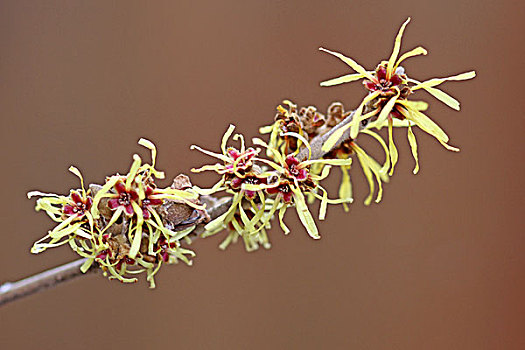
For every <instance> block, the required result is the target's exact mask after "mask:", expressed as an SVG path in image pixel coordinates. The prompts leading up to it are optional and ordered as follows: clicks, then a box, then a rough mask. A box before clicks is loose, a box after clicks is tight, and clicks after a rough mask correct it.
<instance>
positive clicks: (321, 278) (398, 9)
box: [0, 0, 525, 350]
mask: <svg viewBox="0 0 525 350" xmlns="http://www.w3.org/2000/svg"><path fill="white" fill-rule="evenodd" d="M408 16H411V17H412V22H411V23H410V24H409V26H408V27H407V30H406V32H405V38H404V41H403V51H406V50H409V49H411V48H413V47H415V46H417V45H423V46H425V47H426V48H427V49H428V50H429V55H428V56H427V57H418V58H413V59H410V61H407V62H406V64H405V67H406V69H407V71H408V72H409V74H410V75H411V76H413V77H415V78H419V79H426V78H431V77H441V76H448V75H453V74H457V73H460V72H463V71H467V70H472V69H475V70H476V71H477V73H478V77H477V78H476V79H474V80H472V81H468V82H462V83H448V84H446V85H444V86H443V88H444V90H445V91H447V92H448V93H450V94H452V95H453V96H455V97H457V98H458V99H460V101H461V102H462V111H461V112H459V113H458V112H455V111H453V110H452V109H449V108H448V107H446V106H445V105H443V104H442V103H440V102H439V101H437V100H435V99H433V98H432V97H431V96H429V95H427V94H425V93H424V92H420V93H418V94H419V96H420V97H421V98H422V99H424V100H426V101H429V102H431V108H430V110H429V114H430V115H431V116H432V117H433V118H434V119H435V120H436V121H437V122H438V123H439V124H440V125H441V126H443V127H444V128H445V130H446V131H447V132H448V133H449V135H450V136H451V144H453V145H455V146H458V147H460V148H461V152H460V153H458V154H456V153H452V152H448V151H446V150H444V149H443V148H442V147H441V145H439V144H438V143H437V142H435V140H433V139H432V138H431V137H429V136H428V135H426V134H424V133H423V132H420V130H418V131H417V136H418V139H419V141H420V145H419V146H420V147H419V149H420V158H421V166H422V169H421V172H420V173H419V174H418V175H416V176H414V175H412V167H413V160H412V159H411V155H410V149H409V147H408V144H407V142H406V139H405V133H404V132H401V131H400V133H399V135H398V136H399V138H398V139H397V140H398V141H397V144H398V148H399V150H400V152H401V159H400V162H399V164H398V166H397V167H396V174H395V175H394V177H393V178H392V180H391V182H390V184H388V185H387V186H386V188H385V195H384V200H383V201H382V203H381V204H379V205H371V206H370V207H365V206H364V205H363V204H362V201H363V199H364V198H365V197H366V194H367V191H368V189H367V186H366V183H365V182H364V179H363V178H362V177H361V175H356V176H355V180H354V184H355V187H354V189H355V195H356V202H355V204H354V205H353V207H352V210H351V213H350V214H345V213H344V212H343V210H342V209H341V208H339V207H332V208H330V209H329V212H328V218H327V220H326V222H324V223H320V224H319V227H320V230H321V234H322V239H321V240H320V241H314V240H312V239H310V238H309V237H308V236H307V234H306V233H305V231H304V230H303V228H302V227H301V225H300V223H299V221H298V219H297V218H296V217H295V215H294V214H293V211H290V215H288V218H287V223H288V224H289V226H290V227H291V228H292V233H291V234H290V235H289V236H287V237H284V236H283V234H282V233H281V231H280V230H278V229H276V230H274V231H272V232H271V240H272V243H273V247H272V249H271V250H269V251H264V250H262V251H258V252H255V253H246V252H244V248H243V247H242V245H240V244H238V245H236V246H233V247H232V248H231V249H229V250H228V251H226V252H221V251H219V249H218V247H217V245H218V243H219V242H220V238H219V237H216V238H211V239H207V240H199V241H198V242H196V243H195V244H194V246H193V248H194V249H195V250H196V252H197V254H198V256H197V258H196V259H195V261H194V266H193V267H191V268H190V267H187V266H183V265H179V266H169V267H164V268H163V269H162V271H161V273H160V275H159V276H158V279H157V281H158V288H157V289H156V290H154V291H151V290H148V288H147V285H146V283H144V282H142V283H138V284H137V285H121V284H120V283H118V282H115V281H108V280H107V279H105V278H103V277H101V276H99V275H91V276H88V277H84V278H80V279H77V280H75V281H72V282H70V283H67V284H65V285H61V286H59V287H58V288H56V289H53V290H48V291H45V292H42V293H40V294H38V295H35V296H31V297H29V298H26V299H23V300H20V301H17V302H15V303H12V304H9V305H7V306H5V307H3V308H1V309H0V348H2V349H57V348H62V349H73V348H74V349H94V348H97V349H107V348H117V347H118V348H119V349H154V348H177V349H203V348H212V349H222V348H225V349H226V348H228V349H232V348H234V349H243V348H244V349H246V348H250V349H268V348H279V349H290V348H303V349H320V348H327V349H331V348H351V349H463V350H464V349H477V350H479V349H524V348H525V334H524V332H523V327H524V324H525V323H524V322H525V302H524V297H523V291H524V287H525V272H524V267H525V265H524V263H525V254H524V253H523V246H524V244H525V237H524V225H523V220H522V217H521V216H522V215H523V207H524V201H523V196H524V194H525V193H524V189H523V185H522V181H521V180H520V178H519V176H520V174H522V173H523V170H524V166H523V142H522V137H523V132H524V131H525V130H524V118H523V110H524V107H525V106H524V100H523V97H522V95H523V88H522V85H523V82H524V81H525V79H524V78H525V76H524V68H523V67H524V65H523V57H524V55H525V49H524V45H523V32H524V29H525V22H524V21H523V18H524V16H525V3H522V2H516V1H498V2H495V1H458V0H456V1H435V2H427V1H373V2H371V1H362V2H356V1H323V2H317V1H295V2H293V1H287V2H284V1H229V0H223V1H202V2H196V1H162V2H161V1H150V2H144V1H133V2H132V1H121V2H117V3H115V2H108V1H2V2H1V3H0V115H1V118H2V119H1V121H2V124H1V125H2V127H1V137H0V145H1V148H0V149H1V153H2V171H1V173H0V183H1V184H2V200H1V201H0V220H1V221H0V222H1V227H2V230H1V233H0V242H1V243H0V280H1V281H5V280H16V279H19V278H21V277H25V276H27V275H30V274H33V273H35V272H39V271H42V270H44V269H47V268H50V267H53V266H56V265H59V264H62V263H64V262H68V261H70V260H73V259H75V258H76V256H75V255H74V254H73V253H72V252H71V251H70V250H69V249H68V248H66V247H63V248H60V249H54V250H50V251H47V252H46V253H44V254H41V255H38V256H33V255H31V254H30V253H29V248H30V246H31V244H32V242H33V241H34V240H36V239H38V238H40V237H41V236H43V235H44V234H45V232H46V231H47V230H48V229H50V228H51V227H52V223H51V221H50V220H49V219H48V218H47V216H46V215H45V214H44V213H35V212H34V210H33V206H34V201H32V200H27V198H26V197H25V193H26V192H27V191H29V190H34V189H39V190H42V191H49V192H57V193H66V192H67V191H68V189H69V188H71V187H75V186H77V184H78V182H77V179H76V178H75V177H74V176H73V175H71V174H70V173H69V172H68V171H67V168H68V167H69V166H70V165H72V164H73V165H75V166H77V167H78V168H79V169H81V171H82V172H83V174H84V176H85V178H86V181H88V182H100V181H102V180H103V179H104V176H105V175H109V174H112V173H115V172H125V171H126V170H127V169H128V166H129V165H130V163H131V156H132V154H133V153H135V152H142V151H141V150H140V148H141V147H140V146H138V145H137V144H136V142H137V140H138V139H139V138H140V137H147V138H149V139H151V140H153V141H154V142H155V143H156V145H157V146H158V149H159V156H158V167H159V168H160V169H163V170H165V171H166V173H167V174H169V175H171V176H175V175H176V174H178V173H179V172H188V171H189V169H190V168H191V167H194V166H199V165H201V164H203V163H205V162H209V161H210V158H207V157H206V156H204V155H201V154H199V153H198V152H192V151H190V150H189V146H190V145H191V144H193V143H195V144H199V145H201V146H203V147H206V148H211V149H217V148H218V146H219V141H220V138H221V136H222V134H223V132H224V131H225V129H226V128H227V126H228V124H229V123H234V124H236V125H237V127H238V130H239V131H240V132H243V133H245V134H246V135H247V136H255V135H256V132H257V130H258V127H259V126H261V125H265V124H269V123H270V122H271V121H272V119H273V116H274V113H275V107H276V105H277V104H279V103H280V102H281V100H283V99H285V98H289V99H292V100H293V101H295V102H296V103H298V104H300V105H308V104H313V105H316V106H317V107H318V108H319V109H320V110H321V111H325V110H326V107H327V106H328V105H329V104H330V103H331V102H332V101H334V100H341V101H343V102H344V103H345V105H347V106H348V107H349V108H350V107H355V106H356V104H357V103H358V102H359V101H360V99H361V98H362V97H363V96H364V94H365V91H364V89H363V88H362V86H361V85H360V84H359V83H355V84H353V85H352V84H350V85H345V86H340V87H333V88H321V87H319V82H320V81H322V80H324V79H327V78H331V77H335V76H338V75H341V74H343V73H346V72H348V71H349V70H348V68H347V67H346V66H345V65H344V64H343V63H342V62H340V61H338V60H337V59H335V58H333V57H331V56H329V55H327V54H324V53H321V52H319V51H318V50H317V49H318V47H319V46H321V45H322V46H324V47H327V48H331V49H335V50H340V51H342V52H344V53H345V54H347V55H349V56H352V57H353V58H355V59H356V60H357V61H359V62H360V63H362V64H363V65H364V66H365V67H368V68H373V67H374V66H375V64H376V63H377V62H379V61H380V60H382V59H387V58H388V56H389V55H390V52H391V49H392V45H393V40H394V37H395V35H396V33H397V31H398V29H399V26H400V25H401V24H402V22H403V21H404V20H405V19H406V18H407V17H408ZM376 151H379V150H378V149H377V148H372V153H374V152H375V153H374V154H379V153H378V152H376ZM141 154H145V153H144V152H143V153H141ZM379 155H380V154H379ZM356 170H357V169H356ZM356 174H359V171H357V172H356ZM193 180H194V182H195V183H197V184H199V185H201V186H206V185H210V184H212V183H213V180H214V177H211V176H208V175H199V176H194V177H193ZM337 181H338V175H337V174H336V175H334V180H333V185H331V186H329V187H330V188H331V190H332V194H335V192H334V190H335V189H336V186H335V183H336V182H337Z"/></svg>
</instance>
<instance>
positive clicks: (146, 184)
mask: <svg viewBox="0 0 525 350" xmlns="http://www.w3.org/2000/svg"><path fill="white" fill-rule="evenodd" d="M139 144H140V145H142V146H144V147H146V148H148V149H149V150H150V151H151V154H152V164H143V163H142V160H141V158H140V157H139V156H138V155H134V157H133V159H134V160H133V164H132V165H131V169H130V171H129V172H128V173H127V174H125V175H119V174H116V175H112V176H109V177H107V178H106V182H105V184H104V185H90V186H89V189H88V190H86V189H85V187H84V181H83V178H82V175H81V173H80V172H79V171H78V169H77V168H75V167H71V168H70V169H69V170H70V171H71V172H72V173H73V174H75V175H76V176H78V177H79V178H80V183H81V188H80V189H78V190H71V192H70V194H69V196H61V195H56V194H50V193H42V192H37V191H33V192H30V193H28V197H32V196H39V197H40V198H39V199H38V200H37V204H36V210H44V211H45V212H46V213H47V214H48V215H49V216H50V217H51V219H53V220H54V221H56V222H57V223H58V225H57V226H56V227H55V228H54V229H53V230H51V231H49V233H48V234H47V235H46V236H45V237H43V238H42V239H40V240H38V241H37V242H36V243H35V244H34V245H33V248H32V249H31V252H33V253H40V252H42V251H44V250H46V249H47V248H51V247H56V246H60V245H63V244H66V243H69V245H70V246H71V248H72V249H73V250H74V251H75V252H76V253H78V254H79V255H80V256H82V257H84V258H86V263H85V264H84V265H83V266H82V270H83V271H84V272H85V271H87V269H89V268H90V267H91V265H92V264H93V263H96V264H98V265H99V266H100V267H101V268H102V269H103V270H104V272H105V274H109V275H110V278H116V279H118V280H120V281H122V282H135V281H137V279H136V278H134V277H130V275H134V274H138V273H141V272H144V271H145V272H146V274H147V280H148V281H149V282H150V285H151V286H152V287H154V285H155V281H154V275H155V274H156V273H157V271H158V270H159V268H160V267H161V265H162V264H163V263H168V264H172V263H176V262H177V261H178V260H182V261H184V262H185V263H187V264H191V260H190V259H191V257H193V256H194V253H193V252H192V251H191V250H188V249H185V248H183V247H182V245H181V240H182V239H184V238H185V237H187V236H188V234H190V233H191V231H192V230H193V229H194V228H195V226H196V225H197V224H199V223H201V222H203V221H206V220H207V219H208V217H207V214H206V212H205V211H204V207H203V206H202V205H201V204H200V202H199V199H198V194H196V193H195V192H193V191H192V190H191V187H192V185H191V183H190V182H189V179H188V178H187V177H186V176H185V175H179V176H178V177H177V178H175V180H174V182H173V185H172V186H171V187H168V188H158V187H157V186H156V184H155V179H163V178H164V173H162V172H160V171H157V170H156V169H155V158H156V148H155V146H154V145H153V143H151V142H150V141H148V140H145V139H141V140H140V141H139Z"/></svg>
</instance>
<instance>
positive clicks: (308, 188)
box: [0, 18, 475, 304]
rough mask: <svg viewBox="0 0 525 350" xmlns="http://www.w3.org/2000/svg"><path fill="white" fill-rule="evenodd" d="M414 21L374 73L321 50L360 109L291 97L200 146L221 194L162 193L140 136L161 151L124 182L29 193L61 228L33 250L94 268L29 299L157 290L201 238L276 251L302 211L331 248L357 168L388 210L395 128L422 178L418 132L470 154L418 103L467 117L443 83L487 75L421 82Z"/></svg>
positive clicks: (188, 188)
mask: <svg viewBox="0 0 525 350" xmlns="http://www.w3.org/2000/svg"><path fill="white" fill-rule="evenodd" d="M409 22H410V18H409V19H407V21H406V22H405V23H403V25H402V26H401V28H400V30H399V32H398V34H397V36H396V38H395V41H394V47H393V50H392V53H391V55H390V57H389V58H388V59H387V60H383V61H381V62H380V63H379V64H378V65H377V66H376V67H375V68H374V69H372V70H368V69H366V68H364V67H363V66H361V65H360V64H358V63H357V62H356V61H355V60H354V59H352V58H350V57H347V56H344V55H343V54H341V53H339V52H335V51H331V50H328V49H325V48H321V49H320V50H322V51H323V52H326V53H328V54H330V55H332V56H334V57H336V58H338V59H339V60H340V61H342V62H344V63H345V64H346V65H347V66H348V67H349V68H350V69H351V71H350V72H349V74H346V75H343V76H341V77H336V78H333V79H329V80H327V81H324V82H322V83H321V86H333V85H339V84H346V83H351V82H356V81H361V82H362V84H363V87H364V91H365V95H364V96H363V99H362V101H361V103H360V104H359V105H358V106H357V108H355V109H346V108H345V106H344V105H343V103H341V102H334V103H332V104H331V105H330V106H329V107H328V109H327V111H326V112H325V113H321V112H319V111H318V109H317V108H316V107H314V106H307V107H298V106H297V105H296V104H294V103H293V102H291V101H288V100H285V101H283V103H282V104H281V105H279V106H277V113H276V116H275V118H274V120H273V123H272V124H270V125H267V126H263V127H261V128H260V129H259V133H260V136H259V137H254V138H252V139H250V140H248V139H246V138H245V137H244V136H243V135H241V134H238V133H235V126H233V125H230V126H229V127H228V128H227V129H226V132H225V133H224V135H223V137H222V140H221V141H220V144H219V145H218V147H217V149H216V150H205V149H203V148H201V147H199V146H197V145H193V146H191V148H192V149H194V150H197V151H199V152H201V153H202V154H203V155H204V156H206V157H207V159H209V160H211V161H209V163H208V164H205V165H202V166H200V167H198V168H194V169H192V170H191V172H192V173H200V172H213V173H215V174H216V176H217V182H216V183H215V185H213V186H212V187H211V188H201V187H198V186H196V185H194V184H193V183H192V181H191V180H190V177H189V176H187V175H183V174H181V175H178V176H176V177H175V178H174V179H173V182H172V184H171V185H170V186H169V187H165V188H161V187H159V186H158V185H157V181H158V180H160V179H164V178H165V177H166V176H165V174H164V172H162V171H159V170H157V164H156V156H157V149H156V147H155V145H154V144H153V142H151V141H150V140H146V139H140V140H139V145H141V146H143V147H145V148H147V149H148V150H149V151H150V153H151V157H150V160H149V161H144V160H143V159H141V158H140V157H139V156H138V155H136V154H135V155H134V156H133V160H132V163H131V166H130V169H129V171H128V172H127V173H126V174H114V175H111V176H108V177H106V178H105V180H104V181H103V182H102V183H100V184H90V185H89V186H85V184H84V181H83V177H82V174H81V173H80V171H79V170H78V169H77V168H75V167H71V168H70V169H69V170H70V171H71V172H72V173H73V174H74V175H75V176H77V177H78V178H79V182H80V186H79V188H77V189H72V190H71V191H70V192H69V194H66V195H59V194H53V193H43V192H39V191H32V192H29V193H28V197H30V198H32V197H37V198H38V199H37V201H36V210H37V211H44V212H45V213H46V214H47V215H48V216H49V217H50V218H51V220H53V221H54V222H56V226H55V227H54V228H53V229H52V230H50V231H49V232H48V233H47V235H45V236H44V237H42V238H41V239H40V240H38V241H36V242H35V243H34V245H33V247H32V248H31V252H32V253H34V254H39V253H42V252H44V251H46V250H47V249H50V248H55V247H59V246H62V245H65V246H69V247H70V248H71V249H72V250H73V251H74V252H75V253H77V254H78V255H79V256H80V258H81V259H82V260H80V261H79V262H77V263H76V264H73V265H71V266H70V267H69V268H68V269H62V272H57V273H56V274H52V273H51V274H49V272H48V273H47V275H46V278H47V279H46V278H44V277H42V279H39V278H38V276H39V275H35V276H33V277H31V278H32V280H31V281H32V282H30V283H29V282H27V281H26V282H24V284H23V288H24V289H23V290H22V289H20V288H22V287H20V286H22V284H20V286H19V287H18V288H19V290H18V292H19V295H22V294H23V295H27V294H30V293H31V292H30V291H31V290H34V291H37V290H40V289H39V288H37V287H38V286H39V284H38V283H40V284H43V283H47V284H46V286H47V285H53V282H50V280H49V279H50V278H51V279H52V278H55V280H56V281H58V280H59V281H62V280H67V279H68V278H63V279H62V278H58V279H57V276H59V275H58V274H59V273H65V272H64V271H67V273H68V276H69V275H71V276H77V275H79V274H82V273H86V272H88V271H95V270H97V269H99V270H101V271H102V274H103V275H105V276H107V277H108V278H110V279H114V280H118V281H121V282H123V283H132V282H136V281H137V280H138V278H140V276H142V275H144V276H145V279H146V280H147V281H148V282H149V285H150V287H151V288H154V287H155V275H156V274H157V273H158V271H159V270H160V268H161V267H162V266H163V265H170V264H175V263H178V262H182V263H185V264H188V265H191V263H192V260H193V259H194V258H195V252H194V251H193V250H192V249H190V247H191V243H192V241H193V240H195V239H196V238H207V237H211V236H215V235H222V242H221V243H220V245H219V247H220V248H221V249H226V248H227V247H228V246H229V245H231V244H234V243H236V242H239V241H242V243H243V244H244V247H245V248H246V250H247V251H254V250H257V249H259V248H261V247H262V248H265V249H269V248H270V247H271V243H270V242H271V240H270V233H272V234H273V231H275V230H270V229H271V228H272V226H278V227H279V228H280V229H281V230H282V231H283V232H284V233H285V234H288V233H290V232H292V231H298V229H297V228H290V227H288V226H287V225H286V217H287V215H288V214H289V213H290V212H295V213H296V214H297V216H298V217H299V219H300V221H301V223H302V226H303V227H304V231H305V232H306V233H307V234H308V235H309V236H310V237H311V238H313V239H319V238H321V233H320V232H319V230H318V227H317V223H316V221H317V220H325V218H326V212H327V209H328V205H329V204H330V205H342V206H343V207H344V209H345V210H346V211H348V210H349V208H350V206H351V205H352V203H353V201H354V198H353V190H352V181H351V179H352V176H353V173H354V171H355V170H356V168H357V167H356V165H357V164H356V163H359V165H360V168H361V171H362V172H363V174H364V176H365V178H366V179H367V182H368V187H369V194H368V196H367V197H366V198H365V200H364V203H365V204H366V205H370V204H371V203H372V201H375V202H376V203H379V202H380V201H381V198H382V196H383V186H384V184H385V183H387V182H388V181H389V178H390V177H391V176H393V174H394V168H395V165H396V163H397V160H398V156H399V155H398V150H397V147H396V145H395V140H394V137H393V135H394V133H393V129H394V128H398V129H405V130H406V132H407V139H408V143H409V145H410V148H411V153H412V156H413V158H414V162H415V165H414V170H413V172H414V174H416V173H417V172H418V171H419V158H418V146H417V141H416V137H415V133H414V131H415V130H416V129H420V130H422V131H423V132H426V133H428V134H430V135H431V136H433V137H434V138H435V139H436V140H437V141H438V142H439V143H440V144H441V145H443V146H444V147H445V148H446V149H447V150H451V151H459V149H457V148H456V147H453V146H451V145H449V137H448V136H447V134H446V133H445V132H444V131H443V130H442V129H441V128H440V127H439V126H438V124H437V123H436V122H435V121H433V119H431V118H430V117H429V116H428V115H426V114H425V111H426V110H427V108H428V103H427V102H424V101H420V100H414V99H412V97H413V96H414V94H415V93H417V92H418V91H425V92H427V93H428V94H430V95H431V96H433V97H435V98H436V99H437V100H439V101H441V102H443V103H444V104H446V105H447V106H449V107H451V108H452V109H455V110H459V108H460V106H459V102H458V101H457V100H456V99H455V98H454V97H452V96H450V95H448V94H447V93H445V92H444V91H442V90H440V89H438V88H437V86H438V85H441V84H442V83H444V82H447V81H460V80H467V79H472V78H474V77H475V72H474V71H470V72H466V73H461V74H457V75H453V76H450V77H445V78H432V79H428V80H425V81H419V80H416V79H413V78H411V77H409V75H408V74H407V72H406V70H405V68H404V67H403V66H401V63H404V62H405V60H407V59H409V58H411V57H414V56H418V55H426V54H427V50H426V49H424V48H423V47H420V46H419V47H416V48H414V49H412V50H409V51H407V52H405V53H403V54H401V53H400V51H401V39H402V36H403V33H404V30H405V27H406V26H407V24H408V23H409ZM382 128H385V129H386V137H383V136H382V135H381V134H380V131H381V129H382ZM362 135H364V136H363V137H371V138H372V139H373V140H375V141H376V142H377V143H379V145H380V146H381V148H382V149H383V151H384V161H383V162H379V161H377V160H376V159H374V158H373V157H372V156H371V155H369V154H368V153H367V152H366V150H365V149H364V148H363V147H362V146H360V141H359V138H360V137H362ZM334 171H336V172H339V173H340V174H341V175H339V176H337V177H338V178H339V179H340V185H339V191H338V193H337V195H335V197H332V196H329V195H328V191H327V190H326V189H325V185H324V184H325V183H326V182H327V181H333V180H331V179H332V178H333V177H334V175H333V173H334ZM315 201H319V202H320V205H319V211H318V212H316V213H314V212H313V211H312V209H311V205H312V203H314V202H315ZM64 266H65V265H64ZM57 271H58V270H57ZM75 271H79V273H75ZM23 281H25V280H23ZM23 281H21V282H23ZM21 282H16V283H21ZM16 283H15V284H16ZM56 283H59V282H56ZM31 288H33V289H31ZM28 291H29V292H28ZM17 295H18V294H17V288H16V286H15V287H13V284H10V285H9V286H8V285H3V286H1V287H0V304H2V303H3V302H5V301H6V300H14V299H16V298H17Z"/></svg>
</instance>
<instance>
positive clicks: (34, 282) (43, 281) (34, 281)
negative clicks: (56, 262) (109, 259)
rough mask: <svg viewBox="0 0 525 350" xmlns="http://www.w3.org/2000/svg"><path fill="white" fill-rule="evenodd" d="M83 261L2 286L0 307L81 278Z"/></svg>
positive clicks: (76, 261) (73, 262) (0, 289)
mask: <svg viewBox="0 0 525 350" xmlns="http://www.w3.org/2000/svg"><path fill="white" fill-rule="evenodd" d="M84 261H86V259H78V260H75V261H72V262H70V263H67V264H64V265H61V266H58V267H55V268H53V269H50V270H47V271H44V272H40V273H38V274H36V275H33V276H30V277H27V278H24V279H23V280H20V281H17V282H13V283H11V282H6V283H4V284H2V285H1V286H0V305H4V304H7V303H9V302H10V301H14V300H17V299H20V298H22V297H25V296H27V295H31V294H35V293H37V292H40V291H42V290H44V289H47V288H50V287H54V286H56V285H58V284H60V283H62V282H66V281H69V280H72V279H74V278H75V277H78V276H83V275H84V274H83V273H82V272H81V271H80V266H82V264H83V263H84ZM91 271H95V269H90V270H88V272H91Z"/></svg>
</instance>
